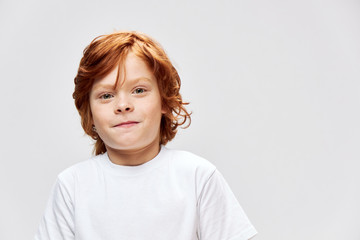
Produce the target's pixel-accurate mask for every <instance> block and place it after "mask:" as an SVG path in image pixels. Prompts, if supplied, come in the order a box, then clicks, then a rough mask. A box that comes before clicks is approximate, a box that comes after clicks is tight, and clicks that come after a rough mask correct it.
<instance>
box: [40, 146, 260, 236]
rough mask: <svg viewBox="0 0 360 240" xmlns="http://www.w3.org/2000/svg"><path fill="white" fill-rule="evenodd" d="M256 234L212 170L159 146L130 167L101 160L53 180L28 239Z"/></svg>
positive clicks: (203, 161) (194, 158)
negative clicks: (34, 230) (37, 223)
mask: <svg viewBox="0 0 360 240" xmlns="http://www.w3.org/2000/svg"><path fill="white" fill-rule="evenodd" d="M255 234H256V230H255V228H254V227H253V226H252V224H251V223H250V221H249V220H248V218H247V216H246V215H245V213H244V211H243V210H242V208H241V206H240V204H239V202H238V201H237V199H236V197H235V196H234V194H233V192H232V191H231V189H230V188H229V186H228V184H227V183H226V181H225V179H224V178H223V176H222V174H221V173H220V172H219V171H218V170H217V169H216V167H215V166H214V165H213V164H212V163H210V162H209V161H207V160H206V159H203V158H201V157H199V156H196V155H194V154H192V153H189V152H186V151H178V150H171V149H168V148H166V147H165V146H161V150H160V152H159V154H158V155H157V156H156V157H155V158H153V159H152V160H150V161H148V162H146V163H144V164H142V165H138V166H123V165H117V164H114V163H112V162H111V161H110V160H109V158H108V155H107V153H104V154H102V155H98V156H95V157H92V158H90V159H89V160H86V161H83V162H80V163H78V164H75V165H74V166H72V167H70V168H68V169H66V170H64V171H63V172H61V173H60V174H59V175H58V178H57V180H56V183H55V184H54V186H53V188H52V191H51V194H50V199H49V201H48V204H47V207H46V209H45V213H44V217H43V218H42V220H41V222H40V226H39V229H38V232H37V234H36V236H35V239H36V240H49V239H50V240H57V239H66V240H68V239H77V240H92V239H94V240H121V239H124V240H145V239H146V240H149V239H154V240H176V239H179V240H195V239H201V240H230V239H231V240H247V239H249V238H251V237H252V236H254V235H255Z"/></svg>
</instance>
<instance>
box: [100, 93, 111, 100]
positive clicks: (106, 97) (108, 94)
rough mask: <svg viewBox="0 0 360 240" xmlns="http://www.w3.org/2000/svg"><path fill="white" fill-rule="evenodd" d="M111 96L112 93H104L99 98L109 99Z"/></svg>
mask: <svg viewBox="0 0 360 240" xmlns="http://www.w3.org/2000/svg"><path fill="white" fill-rule="evenodd" d="M112 97H113V95H111V94H110V93H105V94H103V95H101V96H100V98H101V99H110V98H112Z"/></svg>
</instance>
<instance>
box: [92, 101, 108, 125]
mask: <svg viewBox="0 0 360 240" xmlns="http://www.w3.org/2000/svg"><path fill="white" fill-rule="evenodd" d="M90 109H91V114H92V119H93V124H98V123H101V122H102V121H104V120H105V119H106V116H107V115H106V114H105V113H106V111H105V109H104V107H100V106H98V105H96V104H93V105H90Z"/></svg>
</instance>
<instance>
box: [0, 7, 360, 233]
mask: <svg viewBox="0 0 360 240" xmlns="http://www.w3.org/2000/svg"><path fill="white" fill-rule="evenodd" d="M114 30H137V31H142V32H145V33H147V34H149V35H150V36H152V37H153V38H154V39H156V40H157V41H159V42H160V43H161V45H162V46H163V47H164V48H165V50H166V51H167V53H168V55H169V57H170V59H171V60H172V61H173V63H174V65H175V67H176V68H177V69H178V71H179V74H180V76H181V78H182V94H183V98H184V100H185V101H189V102H190V103H191V104H190V105H189V106H188V109H189V110H190V111H192V112H193V115H192V120H193V121H192V124H191V126H190V127H189V128H188V129H185V130H182V129H180V130H179V133H178V135H177V137H176V138H175V140H174V141H173V142H171V143H170V144H168V147H169V148H179V149H183V150H188V151H191V152H193V153H196V154H198V155H200V156H203V157H205V158H207V159H208V160H209V161H211V162H212V163H213V164H215V165H216V166H217V167H218V169H219V170H220V171H221V172H222V173H223V175H224V177H225V179H226V180H227V181H228V183H229V185H230V187H231V188H232V190H233V192H234V193H235V195H236V196H237V198H238V200H239V202H240V204H241V205H242V207H243V208H244V210H245V212H246V213H247V215H248V216H249V218H250V220H251V221H252V223H253V224H254V226H255V227H256V228H257V230H258V232H259V234H258V235H257V236H256V237H255V239H259V240H289V239H291V240H304V239H311V240H318V239H326V240H335V239H336V240H342V239H346V240H359V239H360V228H359V227H360V204H359V203H360V188H359V183H360V174H359V168H360V138H359V136H360V127H359V123H360V97H359V96H360V94H359V93H360V44H359V43H360V2H359V1H358V0H329V1H325V0H302V1H300V0H298V1H285V0H284V1H280V0H273V1H268V0H258V1H256V0H243V1H241V0H240V1H235V0H234V1H187V0H185V1H166V0H157V1H146V0H143V1H118V0H117V1H101V2H100V1H45V0H36V1H11V0H0V34H1V35H0V36H1V37H0V73H1V75H0V76H1V94H0V100H1V101H0V104H1V105H0V106H1V118H0V123H1V125H0V126H1V131H0V132H1V168H0V190H1V197H0V239H3V240H20V239H32V238H33V236H34V234H35V232H36V231H37V227H38V224H39V221H40V218H41V217H42V214H43V211H44V209H45V204H46V202H47V199H48V197H49V194H50V188H51V186H52V184H53V183H54V181H55V179H56V176H57V174H58V173H60V172H61V171H62V170H64V169H65V168H67V167H69V166H71V165H73V164H75V163H77V162H80V161H83V160H86V159H87V158H88V157H90V156H91V150H92V142H91V141H90V139H89V138H88V137H86V136H84V134H83V130H82V128H81V126H80V118H79V116H78V113H77V111H76V109H75V106H74V102H73V99H72V96H71V94H72V92H73V89H74V84H73V79H74V77H75V75H76V71H77V67H78V64H79V61H80V58H81V56H82V51H83V49H84V48H85V47H86V46H87V45H88V44H89V43H90V41H91V40H92V39H93V38H95V37H96V36H98V35H101V34H106V33H111V32H113V31H114ZM134 224H136V223H134Z"/></svg>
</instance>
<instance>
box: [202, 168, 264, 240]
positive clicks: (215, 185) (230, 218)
mask: <svg viewBox="0 0 360 240" xmlns="http://www.w3.org/2000/svg"><path fill="white" fill-rule="evenodd" d="M198 211H199V227H198V235H199V239H201V240H220V239H221V240H248V239H250V238H251V237H253V236H254V235H256V233H257V231H256V229H255V228H254V227H253V225H252V224H251V223H250V221H249V219H248V217H247V216H246V214H245V212H244V211H243V209H242V207H241V206H240V204H239V202H238V201H237V199H236V197H235V195H234V193H233V192H232V191H231V189H230V187H229V185H228V184H227V182H226V180H225V179H224V177H223V175H222V174H221V173H220V172H219V171H218V170H217V169H215V171H214V172H213V174H212V175H211V177H210V178H209V180H208V181H207V182H206V183H205V185H204V188H203V190H202V192H201V193H200V196H199V200H198Z"/></svg>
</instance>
